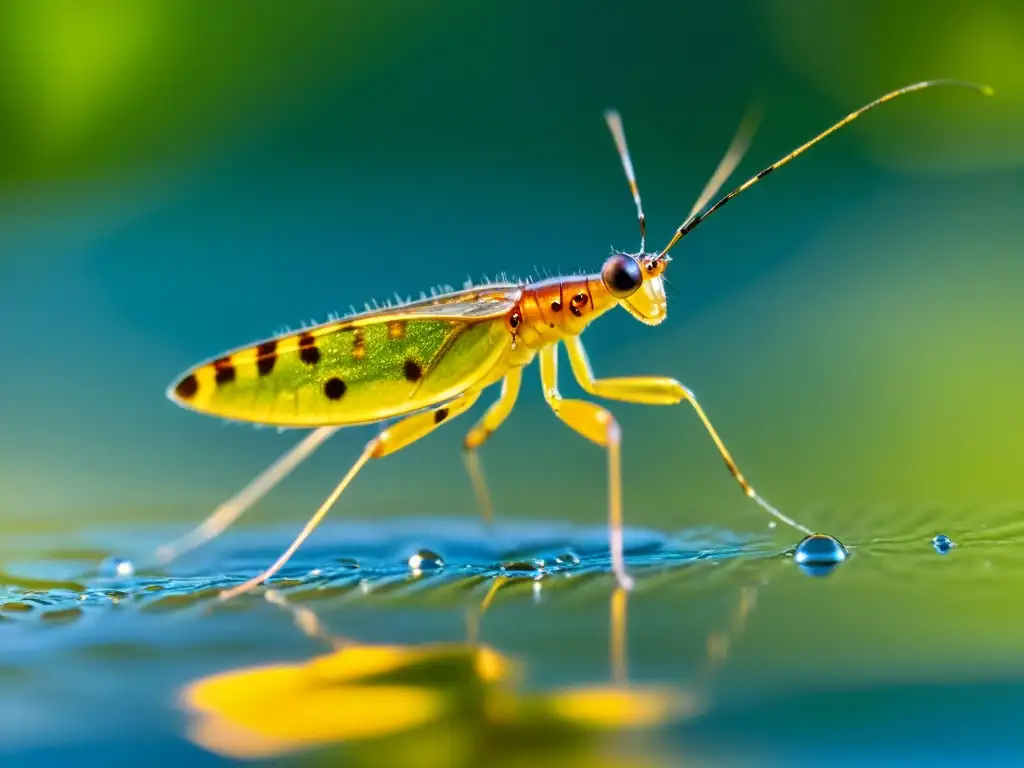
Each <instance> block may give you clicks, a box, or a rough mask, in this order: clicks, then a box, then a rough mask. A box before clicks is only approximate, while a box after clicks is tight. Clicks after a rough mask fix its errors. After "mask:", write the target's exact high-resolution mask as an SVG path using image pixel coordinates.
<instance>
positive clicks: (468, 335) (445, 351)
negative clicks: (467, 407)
mask: <svg viewBox="0 0 1024 768" xmlns="http://www.w3.org/2000/svg"><path fill="white" fill-rule="evenodd" d="M510 288H511V287H506V289H505V290H501V289H493V290H489V291H486V292H483V291H480V290H476V291H472V292H470V291H466V292H461V293H459V294H452V295H450V296H448V297H444V298H443V299H432V300H428V301H424V302H419V303H416V304H409V305H405V306H403V307H398V308H394V309H390V310H387V311H377V312H370V313H366V314H363V315H357V316H355V317H352V318H347V319H345V320H341V321H338V322H333V323H325V324H323V325H320V326H317V327H315V328H311V329H308V330H305V331H302V332H299V333H291V334H287V335H284V336H279V337H276V338H273V339H268V340H267V341H264V342H261V343H259V344H253V345H249V346H246V347H243V348H241V349H238V350H235V351H233V352H230V353H228V354H225V355H223V356H221V357H218V358H216V359H214V360H211V361H208V362H206V363H204V364H201V365H199V366H197V367H196V368H194V369H193V370H191V371H189V372H187V373H186V374H185V375H184V376H182V377H181V378H180V379H179V381H178V382H177V383H176V384H175V385H174V386H173V387H172V388H171V390H170V391H169V392H168V395H169V396H170V397H171V399H173V400H174V401H175V402H177V403H179V404H180V405H182V406H184V407H186V408H189V409H192V410H196V411H199V412H201V413H205V414H208V415H212V416H220V417H223V418H227V419H233V420H239V421H249V422H256V423H260V424H269V425H274V426H286V427H319V426H343V425H351V424H365V423H372V422H377V421H381V420H382V419H387V418H391V417H394V416H399V415H402V414H406V413H410V412H412V411H415V410H419V409H421V408H427V407H430V406H433V405H436V404H438V403H442V402H444V401H445V400H448V399H451V398H452V397H455V396H457V395H459V394H461V393H462V392H465V391H466V390H467V389H469V388H471V387H472V386H474V385H476V384H477V383H478V382H480V381H481V380H483V379H485V378H487V376H488V375H489V374H490V373H491V372H492V371H494V370H495V369H496V368H497V369H499V370H502V362H503V360H504V359H505V358H507V357H508V356H509V355H510V354H511V352H512V349H511V345H510V336H509V331H508V330H507V329H506V327H505V322H504V316H505V313H506V312H507V310H508V309H509V308H510V307H512V306H514V303H515V301H516V299H517V297H518V293H517V291H516V290H514V289H512V290H510ZM498 376H499V377H500V373H499V374H498Z"/></svg>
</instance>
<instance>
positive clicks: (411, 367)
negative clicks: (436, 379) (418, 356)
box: [402, 360, 423, 381]
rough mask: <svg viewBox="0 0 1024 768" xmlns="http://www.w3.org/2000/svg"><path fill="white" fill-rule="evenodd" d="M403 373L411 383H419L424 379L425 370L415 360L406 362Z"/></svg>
mask: <svg viewBox="0 0 1024 768" xmlns="http://www.w3.org/2000/svg"><path fill="white" fill-rule="evenodd" d="M402 372H403V373H404V374H405V378H406V379H408V380H409V381H419V380H420V379H422V378H423V368H422V366H420V364H419V363H417V362H416V361H415V360H406V361H405V365H403V366H402Z"/></svg>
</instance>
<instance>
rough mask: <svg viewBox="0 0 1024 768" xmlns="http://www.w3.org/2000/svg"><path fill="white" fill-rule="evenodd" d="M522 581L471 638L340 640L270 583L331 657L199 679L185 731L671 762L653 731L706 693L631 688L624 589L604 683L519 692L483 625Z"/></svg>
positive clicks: (479, 758)
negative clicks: (637, 739)
mask: <svg viewBox="0 0 1024 768" xmlns="http://www.w3.org/2000/svg"><path fill="white" fill-rule="evenodd" d="M528 579H529V577H528V576H526V575H521V576H516V577H511V576H510V577H506V576H499V577H496V578H494V579H493V581H492V582H491V585H490V588H489V589H488V591H487V593H486V595H485V597H484V598H483V600H482V601H481V603H480V605H479V607H478V608H477V609H476V610H473V611H469V612H468V613H467V616H466V621H467V636H466V641H465V642H462V643H440V644H423V645H366V644H360V643H357V642H355V641H352V640H348V639H345V638H341V637H337V636H335V635H333V634H332V633H330V632H329V631H327V630H326V629H325V628H324V627H323V626H322V624H321V622H320V620H319V619H318V617H317V616H316V614H315V613H314V612H313V611H312V610H310V609H309V608H308V607H305V606H302V605H296V604H294V603H291V602H289V601H287V600H286V598H285V597H284V596H283V595H282V594H281V593H279V592H276V591H272V590H271V591H268V592H267V593H266V597H267V599H268V600H269V601H271V602H272V603H274V604H276V605H279V606H281V607H284V608H285V609H287V610H288V611H290V612H291V614H292V616H293V618H294V620H295V623H296V625H297V626H298V627H299V628H300V629H301V630H302V631H303V632H304V633H305V634H306V635H308V636H310V637H313V638H317V639H319V640H322V641H324V642H326V643H327V644H329V645H330V646H331V647H332V649H333V650H332V652H330V653H328V654H326V655H322V656H316V657H314V658H312V659H310V660H308V661H305V662H299V663H294V664H275V665H269V666H262V667H248V668H242V669H237V670H231V671H228V672H223V673H218V674H214V675H212V676H209V677H206V678H203V679H200V680H198V681H195V682H193V683H191V684H190V685H188V686H187V687H186V689H185V690H184V692H183V695H182V698H181V702H182V705H183V707H184V708H185V709H186V710H187V711H188V712H189V713H190V714H191V715H192V723H191V726H190V731H189V737H190V738H191V739H192V740H193V741H194V742H195V743H197V744H199V745H200V746H202V747H204V748H206V749H208V750H211V751H213V752H215V753H218V754H221V755H224V756H229V757H236V758H254V757H275V756H278V757H279V756H284V755H291V754H296V753H301V752H307V751H309V750H312V749H317V748H325V747H332V746H333V747H335V748H340V747H341V746H342V745H344V748H345V758H346V764H373V765H382V764H389V765H391V764H394V765H398V764H403V765H405V766H414V765H419V764H422V765H435V764H439V763H443V764H445V765H449V764H451V765H476V764H483V763H486V764H488V765H511V764H517V765H518V764H534V765H537V764H547V763H548V762H552V761H557V762H559V763H560V764H586V765H595V766H609V767H611V766H625V765H629V766H645V765H650V766H662V765H666V764H674V763H670V762H669V761H668V760H667V758H666V756H665V755H664V754H661V753H659V752H657V751H656V745H654V744H653V743H652V742H651V739H650V735H651V734H650V729H652V728H655V727H658V726H663V725H666V724H668V723H670V722H678V721H680V720H683V719H685V718H688V717H692V716H694V715H695V714H697V713H699V712H701V711H703V710H704V709H705V708H706V697H705V696H702V695H698V694H697V693H694V692H687V691H685V690H683V689H682V688H680V687H670V686H666V685H658V686H638V685H632V684H630V682H629V674H628V667H627V658H628V651H627V645H626V627H627V607H628V606H627V599H628V593H627V592H625V591H624V590H622V589H621V588H620V589H616V590H615V591H614V592H613V594H612V597H611V605H610V612H609V613H610V615H609V621H610V630H609V631H610V642H609V646H610V656H611V658H610V678H611V679H610V681H609V682H608V683H593V684H585V685H574V686H568V687H562V688H554V689H550V690H541V691H537V692H534V691H524V690H522V689H521V688H520V687H519V686H518V685H517V683H518V682H519V681H520V680H521V676H520V674H519V671H520V669H519V666H518V665H517V664H516V663H514V662H513V661H512V660H510V659H508V658H507V657H505V656H504V655H503V654H502V653H501V652H499V651H497V650H495V649H493V648H491V647H490V646H488V645H486V644H484V643H481V642H480V640H479V630H480V624H481V621H482V619H483V617H484V614H485V613H486V612H487V610H488V609H489V607H490V606H491V605H492V603H493V601H494V598H495V595H496V594H497V593H498V592H499V591H500V590H501V589H502V588H503V587H506V586H510V585H513V584H516V583H522V582H523V581H524V580H528ZM539 586H540V583H539V582H537V583H535V584H534V589H536V588H537V587H539ZM755 598H756V591H755V590H754V589H752V588H749V587H748V588H744V589H743V590H742V591H741V595H740V602H739V607H738V609H737V611H736V614H735V615H734V616H733V618H732V622H731V625H730V626H729V627H728V629H727V630H726V631H722V632H715V633H712V634H711V636H710V637H709V638H708V642H707V648H708V657H707V662H706V664H705V666H704V670H703V674H701V675H700V676H699V680H698V684H699V685H701V686H702V687H704V684H706V682H707V680H708V679H709V678H710V675H711V673H712V671H713V670H714V668H715V667H716V666H718V665H719V664H721V662H722V661H723V660H724V659H725V656H726V655H727V652H728V647H729V640H730V635H732V634H734V633H736V632H738V631H740V630H742V628H743V626H744V624H745V621H746V618H747V616H748V615H749V614H750V611H751V610H753V607H754V605H755ZM630 731H634V732H635V731H640V732H641V733H642V734H643V735H644V739H643V744H637V743H629V744H628V746H627V744H626V742H627V741H628V734H629V732H630ZM610 736H614V737H615V738H608V737H610ZM383 737H387V738H386V739H385V738H383Z"/></svg>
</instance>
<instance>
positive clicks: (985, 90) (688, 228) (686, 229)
mask: <svg viewBox="0 0 1024 768" xmlns="http://www.w3.org/2000/svg"><path fill="white" fill-rule="evenodd" d="M940 85H949V86H956V87H959V88H970V89H972V90H975V91H978V92H979V93H982V94H984V95H985V96H992V95H993V94H994V93H995V91H994V90H993V89H992V88H991V87H990V86H987V85H979V84H977V83H970V82H966V81H964V80H926V81H924V82H921V83H914V84H913V85H907V86H904V87H903V88H899V89H897V90H895V91H891V92H889V93H887V94H885V95H884V96H880V97H879V98H877V99H875V100H874V101H872V102H871V103H870V104H866V105H864V106H863V107H861V108H860V109H858V110H857V111H856V112H851V113H850V114H848V115H847V116H846V117H844V118H843V119H842V120H840V121H839V122H838V123H836V124H835V125H833V126H832V127H831V128H829V129H828V130H826V131H824V132H822V133H819V134H818V135H817V136H815V137H814V138H813V139H811V140H810V141H808V142H807V143H806V144H803V145H801V146H799V147H797V148H796V149H794V150H793V151H792V152H790V153H789V154H788V155H786V156H785V157H784V158H782V159H781V160H778V161H776V162H774V163H772V164H771V165H769V166H768V167H767V168H765V169H764V170H763V171H761V172H760V173H758V174H757V175H756V176H754V177H752V178H750V179H748V180H747V181H745V182H743V183H742V184H740V186H738V187H737V188H736V189H734V190H733V191H732V192H730V193H729V194H727V195H726V196H725V197H723V198H722V199H721V200H719V201H718V202H717V203H715V204H714V205H712V206H711V207H710V208H708V210H707V211H705V212H704V213H701V214H696V213H691V214H690V216H689V217H688V218H687V219H686V221H684V222H683V224H682V226H681V227H679V229H677V230H676V233H675V235H673V236H672V239H671V240H669V242H668V245H666V246H665V247H664V248H663V249H662V251H661V253H660V254H659V255H658V258H664V257H665V255H666V254H667V253H668V252H669V251H670V250H672V247H673V246H674V245H675V244H676V243H678V242H679V241H680V240H681V239H682V238H683V236H684V235H688V234H689V233H690V232H692V231H693V230H694V229H695V228H696V226H697V225H698V224H700V223H701V222H702V221H704V219H706V218H707V217H708V216H710V215H711V214H712V213H714V212H715V211H717V210H718V209H719V208H721V207H722V206H723V205H725V204H726V203H728V202H729V201H730V200H732V199H733V198H734V197H736V195H738V194H739V193H740V192H742V191H744V190H745V189H750V187H752V186H754V185H755V184H756V183H757V182H759V181H760V180H761V179H763V178H764V177H765V176H767V175H768V174H769V173H771V172H772V171H774V170H775V169H776V168H781V167H782V166H784V165H785V164H786V163H788V162H789V161H790V160H792V159H793V158H795V157H796V156H797V155H801V154H803V153H804V152H806V151H807V150H808V149H810V148H811V147H813V146H814V145H815V144H817V143H818V142H819V141H821V140H822V139H824V138H825V137H826V136H828V135H829V134H830V133H834V132H835V131H838V130H839V129H840V128H842V127H843V126H844V125H847V124H848V123H852V122H853V121H854V120H856V119H857V118H858V117H860V116H861V115H863V114H864V113H865V112H867V111H868V110H870V109H874V108H875V107H877V106H878V105H880V104H884V103H885V102H887V101H891V100H892V99H895V98H896V97H897V96H902V95H903V94H905V93H911V92H912V91H920V90H923V89H925V88H931V87H934V86H940ZM637 199H638V200H639V198H637Z"/></svg>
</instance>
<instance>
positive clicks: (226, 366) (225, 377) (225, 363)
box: [213, 357, 235, 385]
mask: <svg viewBox="0 0 1024 768" xmlns="http://www.w3.org/2000/svg"><path fill="white" fill-rule="evenodd" d="M213 369H214V370H215V371H216V374H215V375H214V380H215V381H216V382H217V384H218V385H220V384H230V383H231V382H232V381H234V380H235V366H234V365H233V364H232V363H231V358H230V357H221V358H218V359H217V360H214V361H213Z"/></svg>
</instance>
